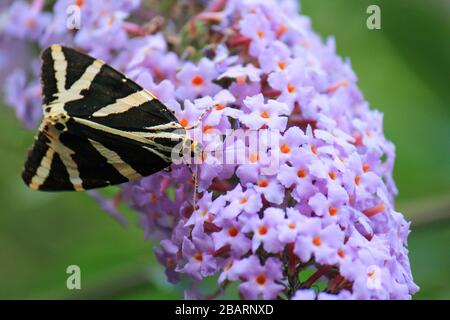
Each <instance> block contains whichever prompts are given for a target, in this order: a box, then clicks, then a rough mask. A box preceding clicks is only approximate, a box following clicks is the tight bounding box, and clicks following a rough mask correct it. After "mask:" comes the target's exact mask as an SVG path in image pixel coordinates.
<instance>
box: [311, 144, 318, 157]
mask: <svg viewBox="0 0 450 320" xmlns="http://www.w3.org/2000/svg"><path fill="white" fill-rule="evenodd" d="M311 152H312V153H314V154H315V155H316V156H317V147H316V146H315V145H312V146H311Z"/></svg>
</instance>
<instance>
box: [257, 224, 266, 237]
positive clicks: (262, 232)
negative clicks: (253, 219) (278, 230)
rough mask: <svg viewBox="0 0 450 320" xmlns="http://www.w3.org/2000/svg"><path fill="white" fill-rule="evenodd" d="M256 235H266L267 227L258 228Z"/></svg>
mask: <svg viewBox="0 0 450 320" xmlns="http://www.w3.org/2000/svg"><path fill="white" fill-rule="evenodd" d="M258 233H259V234H260V235H262V236H263V235H265V234H266V233H267V227H266V226H261V227H259V229H258Z"/></svg>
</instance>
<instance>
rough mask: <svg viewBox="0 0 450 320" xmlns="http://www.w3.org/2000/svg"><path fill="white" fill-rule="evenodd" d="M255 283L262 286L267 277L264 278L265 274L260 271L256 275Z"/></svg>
mask: <svg viewBox="0 0 450 320" xmlns="http://www.w3.org/2000/svg"><path fill="white" fill-rule="evenodd" d="M255 280H256V283H257V284H259V285H260V286H263V285H264V284H265V283H266V281H267V278H266V276H265V275H264V274H263V273H260V274H259V275H258V276H257V277H256V279H255Z"/></svg>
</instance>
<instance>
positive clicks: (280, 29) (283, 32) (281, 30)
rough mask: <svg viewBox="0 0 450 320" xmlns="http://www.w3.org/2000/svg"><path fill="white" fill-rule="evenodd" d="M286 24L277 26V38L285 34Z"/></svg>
mask: <svg viewBox="0 0 450 320" xmlns="http://www.w3.org/2000/svg"><path fill="white" fill-rule="evenodd" d="M287 29H288V28H287V26H286V25H285V24H282V25H280V26H279V27H278V30H277V37H278V38H279V37H281V36H282V35H283V34H285V33H286V31H287Z"/></svg>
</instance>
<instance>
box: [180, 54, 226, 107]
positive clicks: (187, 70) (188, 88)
mask: <svg viewBox="0 0 450 320" xmlns="http://www.w3.org/2000/svg"><path fill="white" fill-rule="evenodd" d="M218 75H219V73H218V72H217V70H216V69H215V67H214V63H213V62H212V61H211V60H209V59H208V58H202V59H201V60H200V61H199V63H198V64H197V65H195V64H193V63H190V62H187V63H185V64H184V66H183V68H182V69H181V70H180V71H179V72H178V73H177V79H178V81H179V82H180V85H179V86H178V88H177V90H176V96H177V97H178V98H180V99H195V98H198V97H201V96H206V95H214V94H216V93H217V92H219V90H220V87H219V86H218V85H216V84H214V83H213V82H212V81H213V80H214V79H217V77H218Z"/></svg>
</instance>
